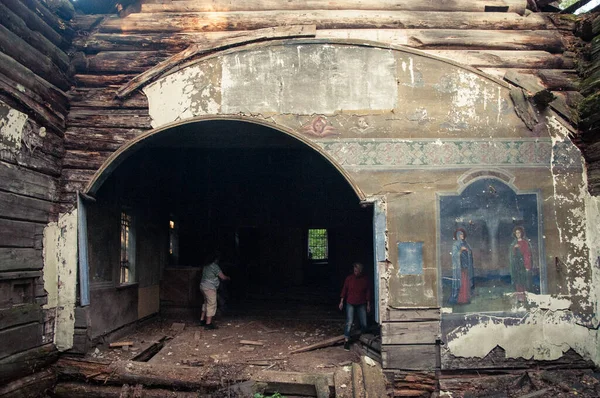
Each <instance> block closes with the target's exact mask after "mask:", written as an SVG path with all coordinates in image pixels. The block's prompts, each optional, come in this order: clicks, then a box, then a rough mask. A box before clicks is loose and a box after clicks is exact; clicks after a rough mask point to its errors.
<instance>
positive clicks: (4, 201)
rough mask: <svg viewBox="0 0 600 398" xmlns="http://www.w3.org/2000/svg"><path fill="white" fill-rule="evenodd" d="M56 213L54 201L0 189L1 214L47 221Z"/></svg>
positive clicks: (29, 219) (19, 218)
mask: <svg viewBox="0 0 600 398" xmlns="http://www.w3.org/2000/svg"><path fill="white" fill-rule="evenodd" d="M54 213H56V209H55V206H54V203H52V202H48V201H45V200H41V199H35V198H28V197H26V196H20V195H16V194H13V193H6V192H1V191H0V214H4V215H6V216H10V218H11V219H14V220H23V221H34V222H43V223H47V222H48V221H50V219H51V216H52V215H53V214H54ZM1 268H3V265H1V266H0V269H1ZM0 321H1V316H0ZM1 324H2V323H1V322H0V325H1Z"/></svg>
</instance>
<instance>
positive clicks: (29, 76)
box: [0, 52, 69, 115]
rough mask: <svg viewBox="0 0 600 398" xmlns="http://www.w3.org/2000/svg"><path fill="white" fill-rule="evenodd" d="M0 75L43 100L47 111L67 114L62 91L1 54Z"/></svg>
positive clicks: (66, 105) (67, 104)
mask: <svg viewBox="0 0 600 398" xmlns="http://www.w3.org/2000/svg"><path fill="white" fill-rule="evenodd" d="M0 74H2V75H4V76H6V78H7V79H10V80H12V81H13V82H15V83H18V84H20V85H22V86H23V87H26V88H28V89H29V90H31V91H33V92H34V93H36V94H37V95H38V96H40V98H43V99H44V100H45V102H46V103H47V104H46V105H45V106H46V107H47V108H48V109H52V110H53V111H54V112H56V113H60V114H63V115H66V114H67V110H68V109H69V101H68V99H67V96H66V94H65V93H64V92H63V91H62V90H60V89H59V88H57V87H56V86H53V85H52V84H50V83H49V82H48V81H46V80H44V79H42V78H40V77H39V76H38V75H36V74H35V73H33V72H32V71H31V70H30V69H28V68H26V67H25V66H23V65H21V64H20V63H19V62H17V61H16V60H14V59H13V58H11V57H9V56H8V55H6V54H4V53H2V52H0Z"/></svg>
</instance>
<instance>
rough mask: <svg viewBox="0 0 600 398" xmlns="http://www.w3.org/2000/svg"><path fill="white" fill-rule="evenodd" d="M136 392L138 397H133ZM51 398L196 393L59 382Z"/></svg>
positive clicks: (181, 397)
mask: <svg viewBox="0 0 600 398" xmlns="http://www.w3.org/2000/svg"><path fill="white" fill-rule="evenodd" d="M140 387H141V385H140ZM136 388H137V390H136ZM136 392H137V393H138V394H139V395H134V394H136ZM129 394H131V395H129ZM52 396H53V397H57V398H121V397H124V396H132V397H137V396H143V397H144V398H164V397H169V396H177V397H178V398H196V397H198V393H197V392H185V391H177V392H176V393H175V392H173V390H172V389H163V388H143V387H142V388H138V387H134V386H133V385H132V386H130V387H125V386H118V387H117V386H107V385H94V384H89V383H74V382H61V383H58V384H57V385H56V386H55V387H54V389H53V390H52Z"/></svg>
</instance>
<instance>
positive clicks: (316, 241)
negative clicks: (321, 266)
mask: <svg viewBox="0 0 600 398" xmlns="http://www.w3.org/2000/svg"><path fill="white" fill-rule="evenodd" d="M328 257H329V247H328V242H327V230H326V229H309V230H308V258H309V259H310V260H327V259H328Z"/></svg>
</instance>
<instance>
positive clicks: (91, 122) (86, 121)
mask: <svg viewBox="0 0 600 398" xmlns="http://www.w3.org/2000/svg"><path fill="white" fill-rule="evenodd" d="M68 125H69V126H74V127H97V126H102V127H105V128H112V127H117V128H126V129H127V128H134V129H151V128H152V126H151V125H150V116H148V110H141V109H140V110H137V109H93V108H72V109H71V112H70V113H69V120H68Z"/></svg>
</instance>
